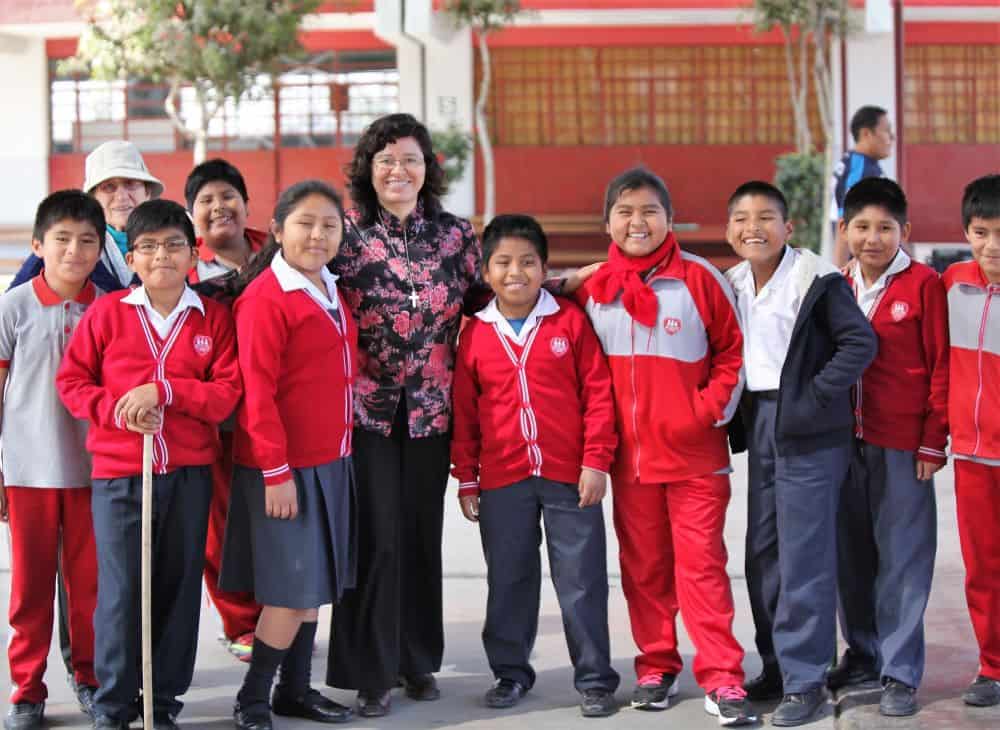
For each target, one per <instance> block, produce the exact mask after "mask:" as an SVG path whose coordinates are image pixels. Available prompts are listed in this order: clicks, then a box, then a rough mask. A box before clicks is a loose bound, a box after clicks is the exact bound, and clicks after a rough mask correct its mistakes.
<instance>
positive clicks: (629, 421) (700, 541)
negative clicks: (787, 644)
mask: <svg viewBox="0 0 1000 730" xmlns="http://www.w3.org/2000/svg"><path fill="white" fill-rule="evenodd" d="M672 218H673V210H672V208H671V204H670V194H669V192H668V191H667V188H666V185H664V183H663V181H662V180H661V179H660V178H659V177H657V176H656V175H654V174H653V173H651V172H649V171H648V170H645V169H642V168H636V169H633V170H629V171H627V172H625V173H622V174H621V175H619V176H618V177H616V178H615V179H614V180H612V181H611V183H609V185H608V189H607V193H606V196H605V206H604V219H605V221H606V224H607V231H608V233H609V234H610V236H611V239H612V243H611V245H610V246H609V249H608V262H607V263H606V264H604V266H602V267H601V268H600V269H599V270H598V271H597V273H595V274H594V275H593V277H592V278H591V279H589V280H588V281H587V282H586V283H585V284H584V285H583V287H582V288H581V289H580V290H578V292H577V295H578V297H579V298H580V299H581V300H582V301H584V302H585V303H586V309H587V314H589V315H590V320H591V322H592V323H593V325H594V329H595V330H596V332H597V336H598V337H599V338H600V340H601V344H602V345H603V346H604V352H605V353H606V354H607V356H608V365H609V367H610V368H611V380H612V383H613V384H614V393H615V401H616V403H615V406H616V411H617V423H618V431H619V433H620V434H621V443H620V445H619V448H618V453H617V454H616V456H615V464H614V467H613V468H612V484H613V487H614V497H615V499H614V520H615V530H616V532H617V533H618V541H619V544H620V548H621V549H620V555H621V567H622V588H623V589H624V591H625V598H626V599H627V600H628V608H629V615H630V617H631V620H632V636H633V638H634V639H635V642H636V644H637V645H638V647H639V652H640V653H639V656H638V657H636V660H635V669H636V674H637V675H638V678H639V680H638V683H637V685H636V688H635V691H634V693H633V695H632V705H633V707H637V708H639V709H643V710H663V709H666V708H667V706H668V705H669V703H670V698H671V697H672V696H673V695H675V694H676V693H677V675H678V674H679V673H680V670H681V666H682V662H681V656H680V653H679V652H678V651H677V627H676V624H677V611H678V608H679V609H680V612H681V614H682V615H683V617H684V625H685V626H686V628H687V630H688V634H689V635H690V637H691V640H692V642H693V643H694V646H695V649H696V651H697V655H696V657H695V660H694V675H695V679H696V680H697V682H698V684H699V685H700V686H701V687H702V689H703V690H704V691H705V710H706V711H707V712H709V713H711V714H713V715H716V716H718V719H719V723H720V724H723V725H737V724H747V723H752V722H754V721H755V720H756V713H755V712H754V710H753V708H752V707H751V706H750V704H749V702H748V701H747V699H746V693H745V692H744V691H743V688H742V686H741V685H742V683H743V668H742V661H743V649H742V648H741V647H740V645H739V643H738V642H737V641H736V638H735V637H734V636H733V630H732V625H733V614H734V609H733V594H732V589H731V587H730V584H729V576H728V575H727V574H726V558H727V556H726V546H725V543H724V541H723V527H724V523H725V518H726V506H727V505H728V504H729V497H730V488H729V476H728V474H729V449H728V447H727V444H726V424H727V423H728V421H729V419H730V418H732V416H733V413H734V412H735V410H736V406H737V402H738V400H739V397H740V392H741V390H742V387H743V368H742V365H743V353H742V350H743V337H742V335H741V333H740V326H739V322H738V319H737V313H736V307H735V303H734V301H733V295H732V290H731V289H730V287H729V284H728V283H727V282H726V281H725V279H724V278H723V277H722V275H721V274H720V273H719V272H718V271H717V270H716V269H715V268H714V267H713V266H712V265H711V264H710V263H708V262H707V261H705V260H704V259H702V258H699V257H698V256H693V255H691V254H688V253H685V252H683V251H681V249H680V246H679V245H678V243H677V240H676V239H675V238H674V235H673V232H672V231H671V224H672Z"/></svg>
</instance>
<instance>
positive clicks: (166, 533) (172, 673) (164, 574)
mask: <svg viewBox="0 0 1000 730" xmlns="http://www.w3.org/2000/svg"><path fill="white" fill-rule="evenodd" d="M211 497H212V474H211V470H210V468H209V467H207V466H185V467H181V468H179V469H177V470H176V471H172V472H169V473H167V474H154V475H153V555H152V558H153V560H152V562H153V576H152V579H153V606H152V618H153V710H154V712H156V713H157V714H160V713H164V714H166V713H169V714H171V715H174V716H176V715H177V714H178V713H179V712H180V711H181V708H182V707H183V704H182V703H181V702H180V701H179V700H178V699H177V698H178V697H179V696H180V695H183V694H184V693H185V692H187V690H188V687H189V686H190V684H191V678H192V676H193V674H194V660H195V652H196V650H197V648H198V619H199V616H200V613H201V573H202V569H203V568H204V565H205V534H206V532H207V530H208V504H209V501H210V500H211ZM90 503H91V508H92V509H93V513H94V537H95V540H96V543H97V608H96V610H95V611H94V672H95V673H96V675H97V681H98V682H100V685H101V686H100V687H99V688H98V690H97V693H96V694H95V696H94V707H95V711H96V713H97V714H100V715H108V716H109V717H112V718H115V719H119V720H125V719H127V716H128V711H129V706H130V705H131V704H132V703H133V702H134V701H135V699H136V697H137V696H138V694H139V687H140V679H141V676H142V675H141V671H140V668H141V653H142V646H141V643H140V625H139V620H140V595H141V594H140V589H141V585H140V582H139V581H140V575H139V565H140V562H141V545H142V542H141V532H142V530H141V528H142V477H141V476H139V475H136V476H131V477H122V478H119V479H95V480H94V486H93V491H92V493H91V498H90Z"/></svg>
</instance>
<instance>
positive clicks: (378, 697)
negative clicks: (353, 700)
mask: <svg viewBox="0 0 1000 730" xmlns="http://www.w3.org/2000/svg"><path fill="white" fill-rule="evenodd" d="M391 707H392V692H391V691H390V690H387V689H373V690H362V691H361V692H358V714H359V715H361V717H385V716H386V715H388V714H389V710H390V709H391Z"/></svg>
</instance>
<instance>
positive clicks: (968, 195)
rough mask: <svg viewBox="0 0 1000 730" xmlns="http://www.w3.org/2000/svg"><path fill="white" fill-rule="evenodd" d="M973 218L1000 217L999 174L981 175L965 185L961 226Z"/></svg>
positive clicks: (965, 226) (966, 224)
mask: <svg viewBox="0 0 1000 730" xmlns="http://www.w3.org/2000/svg"><path fill="white" fill-rule="evenodd" d="M973 218H1000V175H998V174H996V173H994V174H992V175H983V176H982V177H979V178H976V179H975V180H973V181H972V182H970V183H969V184H968V185H966V186H965V192H964V193H963V194H962V228H963V230H968V229H969V224H970V223H972V219H973Z"/></svg>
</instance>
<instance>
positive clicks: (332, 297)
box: [271, 251, 339, 310]
mask: <svg viewBox="0 0 1000 730" xmlns="http://www.w3.org/2000/svg"><path fill="white" fill-rule="evenodd" d="M271 271H273V272H274V276H275V277H276V278H277V279H278V286H280V287H281V291H284V292H290V291H298V290H299V289H304V290H305V292H306V294H308V295H309V296H311V297H312V298H313V299H315V300H316V303H317V304H319V305H320V306H321V307H323V309H328V310H329V309H338V308H339V305H338V301H339V300H338V298H337V279H338V278H339V277H338V276H337V275H336V274H331V273H330V272H329V271H328V270H327V268H326V267H325V266H324V267H323V268H322V269H320V270H319V275H320V277H321V278H322V279H323V284H324V285H325V286H326V291H325V292H323V291H320V289H319V287H318V286H316V285H315V284H313V283H312V282H311V281H309V279H307V278H306V276H305V274H303V273H302V272H301V271H296V270H295V269H293V268H292V267H291V266H290V265H289V263H288V262H287V261H285V257H284V256H283V255H282V253H281V251H278V252H277V253H276V254H274V258H273V259H271Z"/></svg>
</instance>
